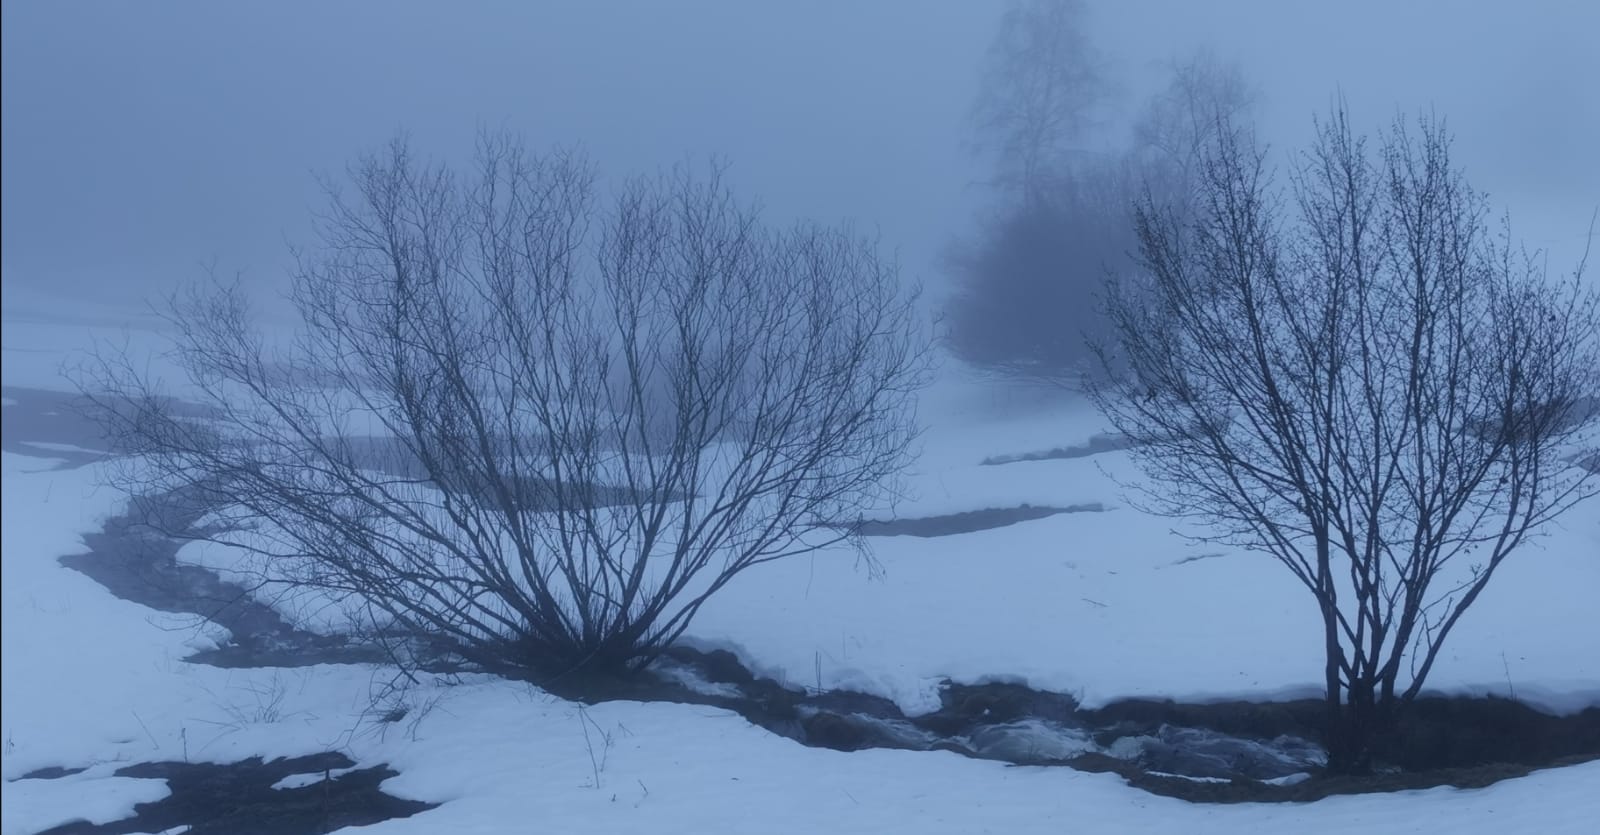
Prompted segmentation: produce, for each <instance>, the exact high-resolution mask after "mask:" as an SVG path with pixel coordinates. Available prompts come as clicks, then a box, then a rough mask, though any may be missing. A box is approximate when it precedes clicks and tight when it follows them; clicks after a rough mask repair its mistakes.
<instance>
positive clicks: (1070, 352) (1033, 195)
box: [945, 0, 1255, 387]
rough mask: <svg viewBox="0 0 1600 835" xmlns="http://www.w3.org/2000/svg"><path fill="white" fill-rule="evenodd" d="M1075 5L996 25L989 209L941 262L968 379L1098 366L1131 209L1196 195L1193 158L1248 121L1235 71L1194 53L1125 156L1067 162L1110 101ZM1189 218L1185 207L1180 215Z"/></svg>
mask: <svg viewBox="0 0 1600 835" xmlns="http://www.w3.org/2000/svg"><path fill="white" fill-rule="evenodd" d="M1083 12H1084V7H1083V4H1082V3H1080V2H1074V1H1072V0H1068V1H1067V2H1030V3H1019V4H1015V5H1013V6H1012V7H1011V8H1010V11H1009V12H1008V13H1007V15H1006V16H1005V18H1004V19H1003V20H1002V22H1001V26H1000V30H999V33H998V34H997V36H996V38H995V42H994V46H993V47H991V52H990V56H989V61H990V63H989V64H988V66H987V68H986V73H985V75H984V79H983V86H982V88H981V91H980V97H979V100H978V107H977V108H976V111H975V112H977V113H978V114H981V115H984V116H985V117H986V118H985V119H984V120H982V121H980V122H979V124H978V125H977V127H978V130H979V136H980V138H987V139H988V140H989V142H990V144H991V146H993V147H994V150H995V153H996V160H995V165H996V175H997V184H998V185H999V188H998V189H997V190H996V192H995V198H996V203H995V205H994V206H993V207H992V208H991V209H990V211H989V213H988V214H987V216H986V217H984V219H983V220H982V225H981V226H980V228H979V230H978V232H977V235H976V236H975V238H974V239H973V240H972V241H970V242H968V243H966V244H964V245H962V246H960V247H958V248H957V249H956V250H955V252H954V254H953V255H952V257H951V259H950V264H951V268H952V271H953V273H954V277H955V284H956V291H955V294H954V296H953V298H952V299H951V302H950V303H949V305H948V306H947V307H946V311H945V322H946V327H947V332H946V339H947V342H948V344H949V345H950V347H951V349H952V350H953V351H954V353H955V354H956V355H957V356H958V357H959V358H960V359H962V360H963V361H965V362H967V363H968V364H970V365H973V366H975V367H977V368H980V369H983V370H986V371H990V372H994V373H998V374H1001V375H1003V376H1008V377H1017V378H1024V379H1032V380H1039V381H1044V382H1049V383H1052V384H1057V385H1066V386H1072V387H1075V386H1077V385H1078V384H1079V383H1080V382H1081V380H1082V377H1083V375H1084V374H1085V373H1088V372H1090V371H1092V370H1093V369H1094V367H1095V365H1094V363H1093V361H1092V357H1091V352H1090V350H1089V347H1088V341H1087V340H1089V339H1094V338H1100V337H1104V336H1105V335H1106V334H1107V323H1106V321H1105V320H1104V318H1103V317H1102V316H1101V314H1100V304H1099V302H1098V300H1097V297H1098V294H1099V290H1100V287H1101V285H1102V284H1103V282H1104V280H1105V277H1106V275H1107V274H1108V273H1116V272H1121V271H1125V270H1128V269H1130V268H1132V266H1133V261H1132V253H1133V252H1134V250H1135V249H1136V248H1137V245H1138V239H1137V236H1136V234H1135V231H1134V212H1133V205H1134V203H1135V202H1136V201H1137V200H1138V199H1140V198H1141V197H1143V196H1148V197H1150V198H1152V199H1154V200H1156V201H1157V202H1161V203H1164V204H1165V203H1175V202H1178V201H1183V200H1186V199H1187V196H1188V195H1189V194H1190V193H1191V192H1192V189H1191V188H1190V184H1191V180H1192V179H1193V177H1194V176H1195V173H1196V169H1197V167H1198V160H1199V156H1200V153H1201V147H1202V146H1203V145H1204V143H1206V142H1207V141H1209V140H1210V139H1211V138H1212V137H1214V135H1215V134H1216V132H1217V131H1218V130H1221V129H1223V126H1226V125H1232V124H1234V123H1235V122H1236V121H1239V120H1241V119H1243V118H1245V117H1246V116H1247V115H1248V111H1249V110H1250V109H1251V107H1252V106H1253V104H1254V100H1255V94H1254V91H1253V90H1252V88H1251V87H1250V86H1249V85H1248V84H1247V83H1246V82H1245V80H1244V78H1243V75H1242V74H1241V73H1240V72H1239V70H1238V68H1237V67H1235V66H1233V65H1231V64H1227V63H1224V62H1221V61H1219V60H1218V59H1216V58H1215V57H1214V56H1212V55H1211V54H1210V53H1206V52H1201V53H1198V54H1196V55H1195V56H1193V57H1191V58H1189V59H1187V60H1185V61H1179V62H1174V63H1173V64H1172V65H1171V68H1170V72H1171V78H1170V81H1169V82H1168V84H1167V86H1166V87H1165V88H1164V89H1163V90H1162V91H1161V92H1160V93H1159V94H1157V95H1156V96H1154V97H1153V98H1151V100H1150V101H1149V102H1148V103H1147V104H1146V105H1145V107H1144V109H1143V110H1142V111H1141V112H1140V113H1139V114H1138V117H1137V120H1136V122H1135V124H1134V126H1133V127H1134V130H1133V137H1132V143H1131V146H1130V147H1129V148H1128V149H1127V150H1126V151H1121V152H1108V153H1098V154H1093V153H1087V152H1079V153H1073V152H1072V151H1073V149H1072V145H1073V142H1074V140H1082V139H1085V133H1086V131H1087V130H1088V128H1089V127H1090V125H1091V124H1092V123H1093V121H1094V119H1095V118H1096V113H1097V110H1098V108H1099V106H1100V104H1102V103H1103V101H1104V99H1105V97H1106V89H1107V82H1106V80H1105V78H1104V77H1103V74H1102V73H1101V71H1100V69H1099V67H1100V63H1101V61H1100V59H1099V58H1098V57H1097V56H1096V54H1095V53H1094V52H1093V50H1092V49H1091V48H1090V46H1089V44H1088V43H1087V39H1086V37H1085V35H1084V33H1083V31H1082V24H1083V21H1082V17H1083ZM1185 210H1186V209H1185Z"/></svg>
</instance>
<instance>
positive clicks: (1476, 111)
mask: <svg viewBox="0 0 1600 835" xmlns="http://www.w3.org/2000/svg"><path fill="white" fill-rule="evenodd" d="M1094 7H1095V9H1094V17H1093V19H1092V22H1091V37H1093V39H1094V40H1095V42H1096V43H1097V44H1098V45H1099V46H1100V47H1101V48H1102V49H1103V50H1104V51H1105V52H1106V54H1107V56H1108V58H1109V60H1110V61H1111V69H1112V70H1113V75H1114V77H1116V78H1117V79H1119V82H1120V90H1119V92H1120V93H1121V96H1122V100H1123V101H1126V102H1133V101H1136V100H1137V99H1138V98H1140V97H1142V96H1143V95H1144V94H1146V93H1147V92H1148V91H1149V90H1150V89H1151V88H1152V87H1153V86H1154V85H1155V84H1156V83H1157V82H1158V80H1159V78H1160V75H1159V68H1158V63H1159V62H1160V61H1162V60H1165V59H1170V58H1173V57H1177V56H1180V55H1183V54H1187V53H1189V52H1191V51H1192V50H1193V49H1194V48H1196V47H1198V46H1201V45H1209V46H1211V47H1212V48H1213V49H1214V51H1215V52H1216V54H1217V55H1218V56H1219V57H1222V58H1224V59H1234V60H1237V61H1238V62H1239V63H1240V64H1241V65H1242V67H1243V69H1244V72H1245V74H1246V76H1247V77H1248V78H1249V79H1250V80H1251V81H1252V82H1254V83H1255V84H1256V85H1258V87H1259V88H1260V90H1261V92H1262V94H1263V101H1262V109H1261V111H1260V124H1261V127H1262V131H1263V133H1264V134H1265V135H1266V136H1267V137H1268V138H1269V139H1271V140H1272V141H1273V142H1274V143H1275V144H1280V145H1287V146H1292V145H1298V144H1302V143H1303V142H1304V141H1305V140H1306V139H1307V138H1308V136H1309V134H1310V118H1311V116H1312V115H1314V114H1317V113H1321V112H1325V111H1326V109H1327V106H1328V103H1329V101H1330V99H1331V97H1332V96H1333V95H1334V94H1335V92H1337V91H1342V92H1343V93H1344V95H1345V96H1346V97H1347V98H1348V100H1349V102H1350V104H1351V105H1352V107H1353V109H1354V112H1355V115H1356V117H1357V120H1358V123H1360V124H1362V125H1363V126H1377V125H1379V124H1381V123H1383V122H1385V121H1387V120H1388V119H1389V118H1390V117H1391V116H1392V115H1393V114H1394V113H1395V111H1396V109H1397V108H1404V109H1406V110H1410V111H1415V110H1417V109H1427V108H1432V109H1434V110H1436V111H1437V112H1439V113H1441V114H1443V115H1446V116H1447V117H1448V118H1449V120H1450V124H1451V126H1452V127H1453V129H1454V130H1455V131H1456V133H1457V134H1458V145H1457V155H1458V156H1457V160H1458V162H1459V163H1461V164H1463V165H1464V166H1466V168H1467V171H1468V175H1469V177H1470V178H1471V179H1472V181H1473V182H1474V184H1475V185H1477V186H1478V187H1479V188H1483V189H1487V190H1489V191H1490V192H1492V194H1493V198H1494V202H1495V205H1496V206H1498V207H1502V208H1508V209H1510V210H1512V212H1513V219H1514V222H1515V224H1516V226H1517V231H1518V232H1520V234H1521V235H1522V236H1523V237H1525V238H1526V239H1528V241H1529V242H1530V243H1533V244H1537V245H1541V246H1549V247H1551V248H1552V249H1553V250H1554V252H1555V260H1553V261H1552V267H1561V268H1564V267H1565V266H1566V263H1565V261H1563V260H1562V259H1570V258H1572V257H1575V256H1576V254H1577V252H1578V251H1579V249H1580V247H1581V244H1582V233H1583V232H1584V231H1585V229H1586V228H1587V224H1588V220H1589V216H1590V213H1591V212H1592V211H1593V210H1594V208H1595V207H1596V205H1600V156H1597V154H1596V150H1595V149H1597V148H1600V57H1597V53H1600V46H1597V44H1600V3H1594V2H1590V0H1537V1H1536V2H1519V3H1511V2H1500V3H1487V2H1465V1H1464V0H1463V1H1462V2H1456V1H1455V0H1427V2H1422V0H1417V1H1416V2H1406V1H1405V0H1357V1H1356V2H1351V0H1339V2H1327V1H1325V2H1279V0H1206V2H1189V0H1115V2H1112V0H1100V2H1097V3H1094ZM999 11H1000V6H999V4H998V3H986V2H978V1H977V0H971V2H967V0H895V2H887V1H884V2H868V1H867V0H862V1H861V2H846V0H825V2H739V0H721V1H719V2H713V0H695V2H683V1H682V0H675V2H645V0H635V1H634V2H592V3H586V2H468V3H442V2H441V3H420V2H374V1H373V0H369V1H368V2H340V3H326V4H325V3H310V2H282V3H251V4H231V3H230V4H214V3H202V2H159V3H110V2H104V3H101V2H96V3H88V2H46V0H7V2H6V3H5V4H4V6H3V18H4V19H3V22H0V34H3V38H4V53H3V55H4V66H3V74H0V78H3V85H4V89H3V95H0V105H3V110H4V112H3V128H4V137H3V143H0V148H3V154H4V160H3V167H4V172H3V173H4V176H3V178H0V183H3V190H4V207H3V222H4V241H3V248H0V256H3V260H0V270H3V283H4V286H5V288H6V296H7V298H8V299H9V298H12V297H13V296H14V295H16V293H15V292H14V291H16V290H17V289H18V288H25V289H26V291H27V292H28V293H30V294H36V293H41V292H42V293H50V294H56V295H59V296H63V297H65V298H69V299H70V298H85V297H89V296H92V297H93V298H95V299H97V300H101V301H122V300H126V301H132V300H135V299H138V298H141V297H144V296H147V295H149V294H151V293H152V292H156V291H159V290H160V289H161V288H163V287H166V286H169V285H171V284H172V283H173V282H176V281H183V280H188V279H193V278H196V277H198V276H199V275H200V274H201V271H200V267H199V265H200V264H202V263H204V262H209V261H212V260H215V262H216V264H217V266H218V267H219V269H221V270H222V271H224V272H227V273H233V272H235V271H241V270H242V271H244V272H245V274H246V275H247V276H248V277H249V278H250V279H251V281H252V282H254V283H258V284H259V285H260V286H262V287H263V288H275V287H278V286H281V284H280V282H281V276H282V270H283V267H284V266H285V264H286V262H287V257H286V246H285V244H286V241H296V240H298V241H304V240H306V230H307V219H308V215H309V212H310V211H311V210H313V209H314V208H316V207H317V206H318V205H319V203H320V199H319V193H318V190H317V187H316V184H315V182H314V180H313V177H312V175H313V173H315V172H333V171H338V170H339V169H340V168H341V167H342V166H343V164H344V162H345V161H346V160H348V159H349V158H350V157H352V156H353V155H355V154H356V153H359V152H361V151H364V150H366V149H369V148H372V147H374V146H376V145H377V144H379V143H381V142H383V141H385V140H386V139H387V138H389V137H390V136H391V135H392V134H393V133H394V132H395V131H396V130H397V129H400V128H404V129H407V130H409V131H410V132H411V133H412V134H413V137H414V139H415V141H416V143H417V145H418V146H419V147H420V149H421V150H423V151H425V152H430V153H442V154H450V153H458V152H462V151H465V150H467V149H469V148H470V141H471V138H472V134H473V132H474V130H475V129H476V128H477V126H478V125H480V124H487V125H490V126H495V127H499V126H504V127H507V128H510V129H513V130H515V131H518V132H521V133H522V134H524V135H525V136H526V137H527V138H528V139H529V141H530V144H532V145H534V146H536V147H537V146H546V145H550V144H557V143H560V144H571V143H581V144H582V145H583V147H584V148H586V149H587V151H588V152H589V154H590V155H591V156H592V157H593V159H594V160H595V162H596V163H597V164H599V165H600V166H601V167H602V169H603V170H604V171H605V172H607V173H608V174H611V175H617V176H621V175H626V174H630V173H639V172H649V171H653V170H655V169H657V168H659V167H661V166H666V165H671V164H673V163H675V162H679V161H682V160H684V159H692V158H697V157H698V158H703V157H704V155H706V154H710V153H715V154H720V155H724V156H725V157H726V158H727V159H728V160H729V161H730V162H731V163H732V165H733V168H732V171H731V180H732V182H733V183H734V185H735V186H736V187H737V188H738V189H739V190H740V192H741V193H742V194H744V195H746V196H748V197H752V198H758V199H760V200H761V201H762V202H763V203H764V204H765V205H766V207H767V208H768V211H769V213H770V216H771V217H773V218H774V219H778V220H782V219H787V218H792V217H811V218H814V219H817V220H823V221H835V220H841V219H851V220H853V221H855V222H856V223H857V224H858V225H859V226H861V227H863V228H866V229H868V230H876V231H878V232H879V233H880V234H881V237H882V240H883V242H884V244H885V245H887V246H890V247H894V248H897V249H898V250H899V252H900V254H901V260H902V264H903V266H904V268H905V271H906V273H907V274H908V275H910V276H912V277H915V278H920V279H923V280H925V281H927V282H929V283H930V284H935V285H936V284H937V283H938V282H939V281H940V280H941V276H940V274H939V265H940V259H939V255H940V253H941V251H942V250H943V248H944V247H945V246H946V245H947V243H948V242H949V240H950V239H951V238H952V236H956V235H961V234H964V233H966V232H967V231H969V226H970V222H971V220H972V217H973V212H974V207H975V205H976V204H977V202H978V200H979V199H980V198H981V196H982V189H981V188H979V187H976V186H975V185H974V183H975V181H977V180H979V179H980V178H981V177H982V175H983V169H982V167H981V166H980V165H979V163H978V162H977V161H975V160H974V159H973V158H972V157H971V156H970V155H969V154H968V153H967V152H966V151H965V150H964V149H963V140H964V139H965V138H966V137H967V134H966V128H967V123H966V121H965V117H966V114H967V112H968V108H969V106H970V103H971V100H972V97H973V94H974V92H975V90H976V86H977V76H978V68H979V63H980V60H981V57H982V54H983V51H984V49H985V47H986V46H987V43H988V40H989V37H990V36H991V34H992V33H993V31H994V26H995V23H996V21H997V18H998V14H999ZM7 304H8V306H9V304H10V302H9V301H8V302H7Z"/></svg>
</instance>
